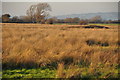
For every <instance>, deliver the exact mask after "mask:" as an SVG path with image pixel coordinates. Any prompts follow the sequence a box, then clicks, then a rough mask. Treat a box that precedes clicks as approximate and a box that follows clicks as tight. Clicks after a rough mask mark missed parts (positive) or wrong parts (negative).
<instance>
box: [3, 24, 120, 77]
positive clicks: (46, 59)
mask: <svg viewBox="0 0 120 80" xmlns="http://www.w3.org/2000/svg"><path fill="white" fill-rule="evenodd" d="M105 26H106V27H109V29H98V28H95V29H91V28H89V29H88V28H83V27H84V26H81V25H67V24H64V25H47V24H15V23H13V24H11V23H8V24H7V23H4V24H2V45H3V46H2V50H3V52H2V57H3V62H2V64H3V78H117V77H118V69H119V68H118V52H119V50H118V46H120V42H119V41H118V26H117V25H105Z"/></svg>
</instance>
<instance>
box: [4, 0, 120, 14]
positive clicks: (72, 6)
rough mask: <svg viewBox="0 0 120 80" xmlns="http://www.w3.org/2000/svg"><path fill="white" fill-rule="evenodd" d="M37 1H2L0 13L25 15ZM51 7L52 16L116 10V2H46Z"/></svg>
mask: <svg viewBox="0 0 120 80" xmlns="http://www.w3.org/2000/svg"><path fill="white" fill-rule="evenodd" d="M37 3H38V2H36V3H35V2H3V3H2V14H5V13H9V14H10V15H11V16H23V15H26V10H27V9H28V8H29V6H30V5H32V4H37ZM47 3H48V4H50V6H51V7H52V12H51V13H50V14H51V15H52V16H56V15H66V14H82V13H97V12H118V3H117V2H47Z"/></svg>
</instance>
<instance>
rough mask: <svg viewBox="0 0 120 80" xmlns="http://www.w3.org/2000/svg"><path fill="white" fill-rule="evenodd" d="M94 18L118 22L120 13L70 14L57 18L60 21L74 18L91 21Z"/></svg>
mask: <svg viewBox="0 0 120 80" xmlns="http://www.w3.org/2000/svg"><path fill="white" fill-rule="evenodd" d="M94 16H101V17H102V19H104V20H109V19H111V20H117V19H118V12H106V13H86V14H70V15H59V16H56V17H57V18H58V19H65V18H74V17H79V18H80V19H90V18H92V17H94Z"/></svg>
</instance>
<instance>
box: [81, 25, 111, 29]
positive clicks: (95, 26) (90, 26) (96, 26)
mask: <svg viewBox="0 0 120 80" xmlns="http://www.w3.org/2000/svg"><path fill="white" fill-rule="evenodd" d="M83 28H100V29H102V28H104V29H109V27H105V26H98V25H89V26H84V27H83Z"/></svg>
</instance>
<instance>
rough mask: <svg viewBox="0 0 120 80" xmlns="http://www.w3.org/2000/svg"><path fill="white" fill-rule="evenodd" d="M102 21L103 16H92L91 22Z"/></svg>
mask: <svg viewBox="0 0 120 80" xmlns="http://www.w3.org/2000/svg"><path fill="white" fill-rule="evenodd" d="M101 21H102V18H101V16H95V17H92V18H91V19H90V22H95V23H98V22H101Z"/></svg>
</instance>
